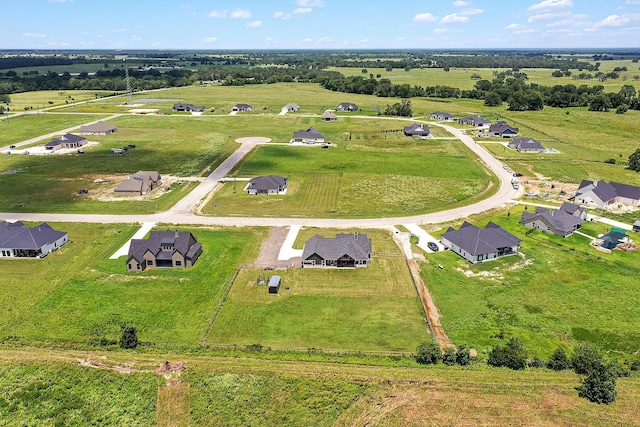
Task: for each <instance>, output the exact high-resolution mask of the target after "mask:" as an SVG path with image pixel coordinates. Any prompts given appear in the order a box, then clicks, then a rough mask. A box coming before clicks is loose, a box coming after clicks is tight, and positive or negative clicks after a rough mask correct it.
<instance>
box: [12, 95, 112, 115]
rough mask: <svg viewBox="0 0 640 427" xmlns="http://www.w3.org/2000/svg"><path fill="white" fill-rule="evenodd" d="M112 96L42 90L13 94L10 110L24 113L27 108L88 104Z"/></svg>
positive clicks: (36, 108)
mask: <svg viewBox="0 0 640 427" xmlns="http://www.w3.org/2000/svg"><path fill="white" fill-rule="evenodd" d="M111 94H112V92H109V91H104V90H41V91H35V92H22V93H12V94H11V95H10V96H11V104H9V108H11V111H13V112H20V111H24V110H25V108H29V109H31V110H38V109H43V108H50V107H55V106H58V105H65V104H71V103H74V102H86V101H90V100H92V99H96V98H99V97H103V96H108V95H111ZM72 109H73V107H72Z"/></svg>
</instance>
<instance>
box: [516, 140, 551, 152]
mask: <svg viewBox="0 0 640 427" xmlns="http://www.w3.org/2000/svg"><path fill="white" fill-rule="evenodd" d="M509 148H515V149H516V150H544V147H543V146H542V144H540V142H539V141H537V140H535V139H533V138H514V139H512V140H511V142H509Z"/></svg>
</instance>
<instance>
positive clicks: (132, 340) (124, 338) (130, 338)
mask: <svg viewBox="0 0 640 427" xmlns="http://www.w3.org/2000/svg"><path fill="white" fill-rule="evenodd" d="M120 347H121V348H136V347H138V334H137V332H136V328H134V327H133V326H130V325H123V326H122V335H120Z"/></svg>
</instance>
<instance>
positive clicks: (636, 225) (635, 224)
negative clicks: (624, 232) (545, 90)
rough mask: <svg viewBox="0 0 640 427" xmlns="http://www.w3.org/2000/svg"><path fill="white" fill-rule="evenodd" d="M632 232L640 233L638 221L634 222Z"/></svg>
mask: <svg viewBox="0 0 640 427" xmlns="http://www.w3.org/2000/svg"><path fill="white" fill-rule="evenodd" d="M633 231H634V232H636V233H640V221H636V222H634V223H633Z"/></svg>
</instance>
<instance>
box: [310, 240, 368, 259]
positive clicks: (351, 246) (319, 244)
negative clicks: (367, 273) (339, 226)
mask: <svg viewBox="0 0 640 427" xmlns="http://www.w3.org/2000/svg"><path fill="white" fill-rule="evenodd" d="M313 254H318V255H319V256H320V257H321V258H322V259H327V260H336V259H338V258H340V257H341V256H343V255H348V256H350V257H351V258H353V259H354V260H356V261H357V260H368V259H369V258H370V257H371V239H370V238H368V237H367V235H366V234H361V233H338V234H336V237H333V238H331V237H321V236H319V235H317V234H316V235H315V236H313V237H312V238H310V239H309V240H307V242H306V243H305V244H304V249H303V251H302V259H303V260H305V259H308V258H309V257H310V256H312V255H313Z"/></svg>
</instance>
